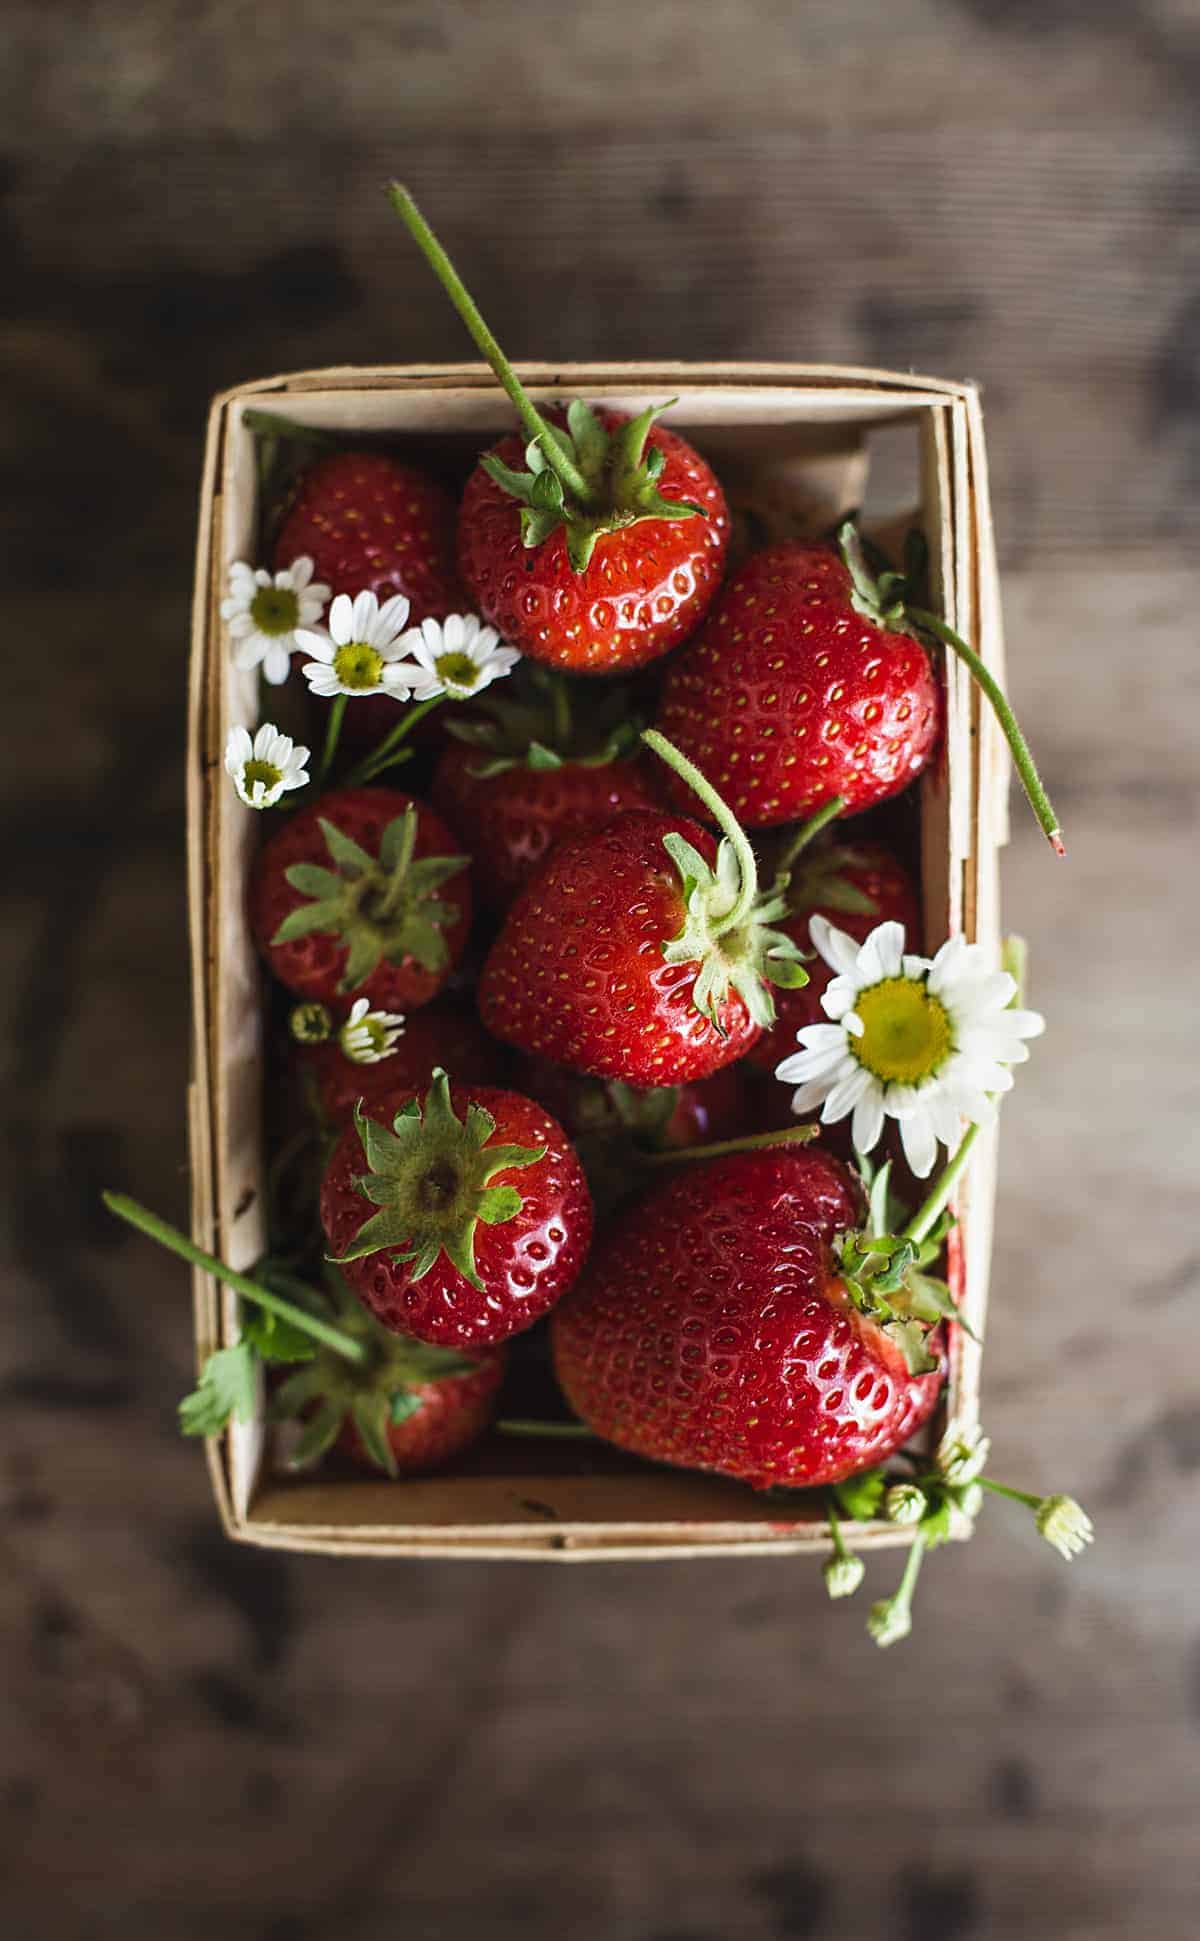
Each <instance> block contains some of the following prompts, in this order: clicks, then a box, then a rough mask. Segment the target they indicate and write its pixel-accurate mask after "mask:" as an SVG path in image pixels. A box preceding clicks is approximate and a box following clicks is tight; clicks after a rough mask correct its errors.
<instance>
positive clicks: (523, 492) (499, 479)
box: [479, 452, 541, 502]
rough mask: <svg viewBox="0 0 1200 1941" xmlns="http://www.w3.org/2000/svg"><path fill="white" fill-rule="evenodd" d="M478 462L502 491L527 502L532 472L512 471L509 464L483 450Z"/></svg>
mask: <svg viewBox="0 0 1200 1941" xmlns="http://www.w3.org/2000/svg"><path fill="white" fill-rule="evenodd" d="M538 456H539V457H540V456H541V454H540V453H539V454H538ZM479 463H480V464H481V465H482V467H483V469H484V471H485V472H486V473H487V475H488V477H489V478H490V479H491V480H492V481H493V483H494V484H496V485H498V486H499V487H500V490H501V491H502V492H507V493H508V494H509V496H510V498H513V499H521V500H524V501H526V502H528V499H529V494H530V493H531V492H532V490H533V473H532V472H514V471H513V469H512V467H511V466H510V465H505V464H504V462H503V460H502V459H499V458H495V457H493V455H492V454H491V452H485V453H484V456H483V457H482V458H481V459H480V461H479Z"/></svg>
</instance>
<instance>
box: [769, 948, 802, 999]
mask: <svg viewBox="0 0 1200 1941" xmlns="http://www.w3.org/2000/svg"><path fill="white" fill-rule="evenodd" d="M762 974H763V976H764V977H765V978H766V980H767V982H768V983H769V984H774V986H775V988H776V989H777V990H780V991H799V990H802V989H803V988H804V986H805V985H806V984H807V983H808V972H807V971H806V970H805V968H804V966H803V964H801V963H797V962H796V960H795V959H794V958H791V957H775V956H773V955H772V954H771V953H770V952H768V954H767V956H765V957H764V958H763V960H762Z"/></svg>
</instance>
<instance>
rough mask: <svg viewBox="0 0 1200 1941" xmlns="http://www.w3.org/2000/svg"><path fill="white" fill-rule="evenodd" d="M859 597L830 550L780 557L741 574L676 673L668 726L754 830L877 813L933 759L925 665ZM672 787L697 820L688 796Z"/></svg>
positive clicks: (913, 646)
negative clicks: (826, 808)
mask: <svg viewBox="0 0 1200 1941" xmlns="http://www.w3.org/2000/svg"><path fill="white" fill-rule="evenodd" d="M852 592H853V586H852V582H851V578H850V573H849V571H848V569H847V567H846V566H845V564H844V563H843V561H842V560H841V559H840V558H839V557H838V555H837V553H836V552H835V551H834V550H833V549H832V548H831V547H828V546H818V545H808V544H806V543H803V542H801V541H799V540H787V541H784V542H782V543H781V544H779V545H777V546H770V547H768V548H767V549H766V551H765V552H761V553H756V554H754V555H753V556H752V557H751V558H750V559H749V560H747V562H746V564H745V565H744V566H743V567H742V568H741V569H740V571H739V572H737V573H735V574H734V576H733V578H732V579H731V580H730V582H729V584H728V586H727V588H726V590H725V592H724V594H723V595H722V598H721V600H720V602H719V604H718V606H717V608H716V609H715V611H714V612H713V613H712V614H711V616H710V617H709V619H708V621H707V623H706V625H705V626H704V627H703V628H702V629H701V631H700V633H699V635H698V636H697V638H696V639H695V640H694V641H693V642H692V643H691V644H690V646H688V647H687V648H686V650H685V651H684V652H683V653H682V654H680V655H679V657H678V658H677V659H676V660H675V661H673V662H672V663H671V665H670V667H668V669H667V674H666V680H665V681H664V683H663V690H662V697H661V702H660V706H659V715H658V726H659V727H660V728H661V730H662V732H663V734H665V735H667V736H669V737H670V739H671V740H672V741H674V742H675V743H676V744H677V745H678V746H679V747H680V748H681V749H682V750H683V752H684V754H685V755H687V756H689V757H690V759H691V760H692V761H693V762H695V763H696V765H697V767H699V768H700V769H702V770H703V772H704V774H705V775H707V776H708V778H709V780H710V781H711V782H712V783H713V785H714V786H715V787H716V788H718V789H720V791H721V793H722V794H723V795H724V796H725V797H726V798H727V799H728V801H729V803H730V806H731V808H732V809H733V811H734V813H735V814H736V815H737V816H738V817H740V819H741V820H742V821H743V822H745V823H747V824H749V825H750V826H752V827H758V826H761V825H763V824H766V823H776V822H792V821H795V820H798V819H799V818H800V817H802V816H807V815H809V814H811V813H812V811H813V810H814V809H818V808H820V807H821V806H822V804H823V803H825V802H827V801H828V800H829V798H830V797H831V796H834V795H840V796H842V797H843V798H844V801H845V813H847V814H853V813H854V812H855V811H856V810H858V809H867V808H870V807H871V805H872V804H873V803H876V802H882V801H884V800H885V799H886V798H887V797H888V796H892V795H898V794H899V793H900V791H901V790H902V789H905V788H907V787H908V785H909V783H910V782H911V781H912V780H913V779H914V777H915V776H917V775H919V774H920V772H921V770H922V769H923V768H924V767H925V765H926V764H927V762H928V761H929V759H930V756H931V755H932V753H933V748H934V744H935V742H936V740H937V734H938V722H939V712H940V709H939V699H938V687H937V682H936V680H935V677H934V672H933V669H932V667H931V665H930V660H929V655H928V653H927V652H926V650H925V648H924V647H923V646H922V644H921V642H920V641H919V640H915V639H914V638H913V637H912V635H911V634H908V633H899V632H890V631H888V630H887V629H885V628H883V627H881V626H876V625H874V624H873V623H872V622H871V621H869V620H867V619H864V618H863V616H862V615H861V614H860V613H858V612H856V611H855V608H854V606H853V605H852V603H851V594H852ZM668 787H669V789H670V793H671V797H672V799H673V800H674V801H676V802H677V803H678V804H679V805H680V806H681V807H683V806H686V807H688V808H693V807H694V804H693V803H692V802H691V799H690V797H689V794H688V790H687V789H686V787H684V786H683V785H681V784H680V783H678V782H673V783H669V784H668Z"/></svg>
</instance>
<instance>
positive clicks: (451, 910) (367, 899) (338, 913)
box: [271, 805, 470, 991]
mask: <svg viewBox="0 0 1200 1941" xmlns="http://www.w3.org/2000/svg"><path fill="white" fill-rule="evenodd" d="M321 833H322V834H323V836H324V838H325V846H326V848H327V849H328V851H329V859H330V863H331V864H332V868H329V869H326V868H324V867H323V866H322V865H321V864H319V863H293V864H292V866H291V868H290V869H289V870H288V871H287V880H288V882H289V883H290V884H291V886H292V888H293V889H294V890H300V891H302V892H303V894H304V895H305V896H306V897H308V898H310V899H311V900H310V901H309V902H307V903H302V904H301V905H300V906H299V908H298V909H295V910H293V911H292V912H291V914H290V915H289V916H286V917H285V918H284V920H283V922H282V923H281V924H280V926H279V928H278V930H277V931H276V932H275V935H274V937H273V938H272V939H271V941H272V943H276V944H284V943H291V942H293V941H294V939H295V938H297V937H307V936H309V935H311V934H312V933H313V932H314V931H316V932H321V933H322V934H327V935H331V936H336V937H341V938H342V939H344V941H345V943H346V946H347V957H346V970H345V974H344V976H343V978H342V981H341V984H340V985H339V987H338V988H339V989H340V990H342V991H353V990H356V989H357V988H358V986H359V985H361V984H365V983H366V981H367V979H368V978H369V977H370V976H371V974H372V972H373V971H375V970H377V969H378V968H379V965H380V964H381V963H384V962H387V963H389V964H395V963H400V962H401V961H402V960H403V959H404V958H415V959H416V961H417V963H419V964H422V965H423V966H424V967H425V969H426V970H430V971H440V970H443V969H444V968H445V966H446V963H447V961H448V956H449V953H448V951H447V948H446V940H445V938H444V936H443V935H442V930H443V928H444V927H445V926H446V925H449V924H452V923H454V921H455V920H456V918H457V916H458V911H457V909H456V908H455V906H454V905H453V904H451V903H446V902H444V901H442V899H441V898H439V897H438V896H437V895H436V892H437V891H438V890H439V889H440V888H441V886H442V884H443V883H445V882H447V881H448V880H449V878H450V877H452V876H457V875H458V873H459V871H460V870H463V869H465V868H466V867H467V864H468V862H469V860H470V858H469V857H467V856H423V857H421V858H420V859H419V860H418V859H415V858H414V855H413V849H414V845H415V843H416V839H417V812H416V809H415V808H414V807H412V806H411V805H410V806H409V807H408V808H407V809H406V810H405V811H404V814H403V815H401V816H397V817H396V819H395V821H394V822H390V823H389V824H388V826H387V828H386V829H385V830H384V832H383V837H382V840H381V842H380V845H379V854H378V856H371V855H368V853H367V851H366V850H365V849H363V848H362V847H361V845H360V844H359V843H356V842H355V841H354V840H353V838H352V837H350V836H347V835H345V834H344V833H343V832H342V830H340V829H338V828H336V827H335V826H334V824H333V823H332V822H328V821H326V820H325V818H324V817H322V818H321Z"/></svg>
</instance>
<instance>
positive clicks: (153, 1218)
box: [100, 1192, 370, 1363]
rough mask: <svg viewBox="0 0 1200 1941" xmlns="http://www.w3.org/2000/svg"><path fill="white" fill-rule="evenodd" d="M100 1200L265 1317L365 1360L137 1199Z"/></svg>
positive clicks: (112, 1196)
mask: <svg viewBox="0 0 1200 1941" xmlns="http://www.w3.org/2000/svg"><path fill="white" fill-rule="evenodd" d="M100 1197H101V1199H102V1200H103V1201H104V1204H105V1206H106V1207H107V1208H108V1210H109V1212H110V1213H115V1214H116V1216H117V1218H118V1219H119V1220H124V1221H126V1222H127V1223H128V1225H129V1226H131V1227H136V1228H137V1229H138V1231H139V1233H144V1234H146V1235H147V1236H148V1237H149V1238H150V1239H151V1240H157V1242H158V1244H159V1246H160V1247H166V1248H167V1250H168V1251H169V1252H170V1253H173V1254H178V1255H179V1258H180V1259H181V1260H187V1261H190V1262H191V1264H192V1266H193V1267H202V1268H204V1270H205V1272H206V1273H209V1274H211V1275H212V1276H213V1278H214V1279H215V1280H219V1281H223V1282H224V1283H225V1285H226V1287H232V1289H233V1291H234V1293H235V1294H240V1295H241V1296H242V1297H243V1299H244V1300H247V1301H253V1302H254V1303H255V1305H256V1306H257V1307H260V1308H264V1309H265V1310H266V1312H267V1313H268V1314H275V1315H278V1317H279V1319H280V1320H281V1321H290V1323H291V1324H292V1326H293V1327H294V1328H299V1329H300V1331H301V1332H302V1333H303V1334H307V1335H310V1336H311V1337H312V1339H313V1340H314V1341H319V1342H321V1343H322V1344H323V1345H324V1346H325V1347H326V1348H332V1349H333V1352H334V1353H335V1354H337V1355H341V1356H342V1358H343V1359H344V1360H345V1361H353V1362H359V1363H362V1362H365V1361H367V1360H368V1358H369V1354H370V1350H369V1349H368V1348H367V1347H366V1345H365V1344H364V1343H363V1342H361V1341H355V1340H354V1339H353V1337H352V1336H351V1335H348V1334H343V1333H342V1330H341V1329H340V1328H331V1327H330V1326H329V1324H328V1322H326V1321H322V1320H321V1319H320V1318H319V1317H318V1316H317V1315H315V1314H309V1313H308V1312H307V1310H306V1309H304V1308H302V1307H296V1306H295V1305H294V1304H293V1303H292V1302H291V1301H285V1300H284V1299H283V1298H282V1296H281V1295H279V1294H273V1293H272V1292H271V1290H270V1288H269V1287H264V1286H263V1285H262V1283H261V1282H260V1281H256V1280H253V1279H252V1278H251V1277H250V1275H249V1274H239V1273H237V1272H235V1270H234V1269H233V1268H232V1267H227V1266H226V1265H225V1262H224V1261H223V1260H218V1259H217V1257H216V1255H215V1254H209V1253H205V1251H204V1249H203V1247H197V1246H196V1244H195V1242H194V1241H192V1240H189V1239H188V1237H187V1235H186V1234H183V1233H180V1231H179V1228H178V1227H173V1226H171V1224H170V1222H169V1221H167V1220H163V1219H161V1218H160V1217H159V1215H158V1214H157V1213H152V1212H151V1210H150V1208H149V1207H148V1206H143V1205H142V1204H141V1202H140V1200H133V1199H130V1197H129V1195H128V1194H127V1193H107V1192H106V1193H102V1194H101V1196H100Z"/></svg>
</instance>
